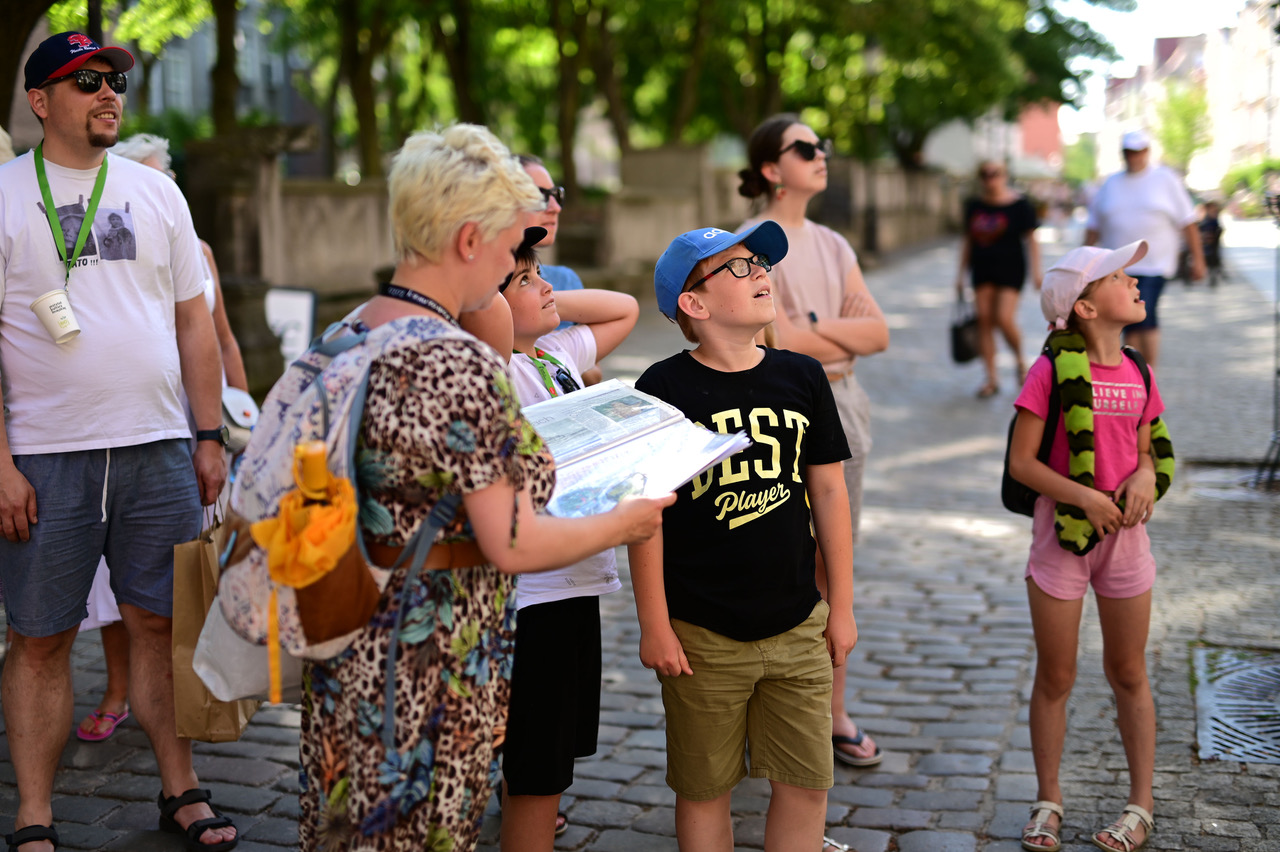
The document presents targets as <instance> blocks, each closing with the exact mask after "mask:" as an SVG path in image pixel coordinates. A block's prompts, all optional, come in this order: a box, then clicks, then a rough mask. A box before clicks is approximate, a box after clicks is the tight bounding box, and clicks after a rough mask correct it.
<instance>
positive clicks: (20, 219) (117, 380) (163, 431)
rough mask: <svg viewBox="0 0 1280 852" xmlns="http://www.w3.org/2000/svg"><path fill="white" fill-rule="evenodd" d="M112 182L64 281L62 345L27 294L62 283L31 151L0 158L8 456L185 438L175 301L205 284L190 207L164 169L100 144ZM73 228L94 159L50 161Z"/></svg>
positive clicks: (0, 351)
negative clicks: (66, 313)
mask: <svg viewBox="0 0 1280 852" xmlns="http://www.w3.org/2000/svg"><path fill="white" fill-rule="evenodd" d="M107 162H108V163H109V166H108V168H107V180H106V185H105V186H104V187H103V192H102V199H101V201H100V202H99V205H98V211H97V215H96V216H95V217H94V222H93V228H92V232H91V236H90V238H89V240H88V241H86V243H85V247H84V250H83V251H82V252H81V255H80V259H79V261H78V263H77V265H76V267H75V268H74V269H72V270H71V278H70V282H69V285H68V288H69V289H68V293H69V297H70V301H71V307H72V310H73V311H74V313H75V318H76V321H77V322H78V323H79V324H80V334H79V336H78V337H76V338H74V339H73V340H71V341H69V342H68V343H64V344H62V345H58V344H56V343H54V342H53V339H52V338H51V337H50V336H49V333H48V332H46V331H45V329H44V326H43V324H42V323H41V321H40V319H39V318H38V317H37V316H36V315H35V314H34V313H32V311H31V307H30V306H31V303H32V302H34V301H35V300H36V299H37V298H38V297H39V296H41V295H43V294H44V293H46V292H48V291H49V290H53V289H57V288H60V287H62V286H63V282H64V279H65V267H63V265H62V260H61V258H60V257H59V256H58V248H57V244H56V243H55V242H54V236H53V233H52V231H51V229H50V227H49V220H48V218H47V217H46V215H45V213H44V206H43V202H42V201H41V196H40V187H39V184H38V183H37V182H36V172H35V161H34V157H33V155H32V154H31V153H27V154H24V155H23V156H21V157H19V158H17V159H16V160H13V161H11V162H9V163H6V164H5V165H3V166H0V382H2V385H0V386H2V388H3V393H4V404H5V407H6V409H7V410H6V421H7V422H6V426H7V428H8V436H9V446H10V449H11V451H12V452H13V454H14V455H31V454H36V453H57V452H73V451H78V450H91V449H102V448H105V447H124V446H133V445H137V444H144V443H149V442H152V441H160V440H166V439H170V438H187V437H190V433H189V431H188V429H187V418H186V415H185V413H184V412H183V410H182V403H181V402H180V396H181V395H180V392H181V388H182V370H181V366H180V364H179V360H178V344H177V336H176V332H175V326H176V320H175V314H174V305H175V303H176V302H183V301H187V300H188V299H194V298H197V297H201V296H203V295H204V286H203V278H204V268H203V263H202V261H201V253H200V245H199V243H198V242H197V240H196V235H195V229H194V227H193V226H192V223H191V212H190V210H188V208H187V202H186V199H185V198H183V196H182V193H181V192H180V191H179V190H178V187H177V185H176V184H175V183H174V182H173V181H172V180H170V179H169V178H168V177H167V176H165V175H164V174H163V173H162V172H159V171H156V170H155V169H151V168H148V167H146V166H143V165H141V164H139V163H135V162H133V161H132V160H126V159H124V158H123V157H117V156H115V155H113V154H111V153H109V152H108V154H107ZM45 171H46V174H47V176H48V179H49V190H50V194H51V197H52V198H53V203H54V207H55V208H56V210H57V211H58V213H59V217H58V218H59V219H60V220H61V221H62V223H63V225H64V226H65V230H66V231H69V232H70V235H69V236H68V237H67V238H66V239H67V240H68V241H69V243H70V245H68V247H67V253H68V255H70V254H71V253H72V252H73V251H74V246H75V235H76V231H77V230H78V227H79V224H80V222H81V221H83V218H84V215H85V211H86V209H87V207H88V204H89V198H90V196H91V195H92V193H93V186H94V182H95V180H96V179H97V176H98V169H91V170H88V171H80V170H76V169H67V168H63V167H61V166H58V165H56V164H54V163H50V162H48V161H47V160H46V161H45Z"/></svg>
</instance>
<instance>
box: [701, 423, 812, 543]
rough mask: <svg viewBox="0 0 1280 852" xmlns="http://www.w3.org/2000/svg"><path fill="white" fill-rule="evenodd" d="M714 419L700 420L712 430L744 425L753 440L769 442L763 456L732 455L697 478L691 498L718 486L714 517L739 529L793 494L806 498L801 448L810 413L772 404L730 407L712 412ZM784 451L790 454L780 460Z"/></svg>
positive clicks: (738, 428)
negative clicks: (776, 409) (801, 470)
mask: <svg viewBox="0 0 1280 852" xmlns="http://www.w3.org/2000/svg"><path fill="white" fill-rule="evenodd" d="M710 419H711V423H710V424H705V423H699V424H698V425H700V426H704V427H705V428H708V429H710V430H711V431H713V432H720V433H722V434H728V433H730V432H740V431H745V432H746V433H747V434H748V436H750V438H751V441H752V443H753V445H754V447H753V449H756V448H765V453H766V457H765V458H758V457H757V458H744V456H750V455H756V454H755V453H750V452H748V453H740V454H738V455H736V456H730V457H729V458H727V459H725V460H724V461H722V462H720V464H718V465H716V466H715V467H713V468H711V469H710V470H708V471H706V472H705V473H703V474H702V475H700V476H698V477H696V478H694V480H693V495H692V496H693V500H694V501H695V502H696V501H697V500H699V499H701V498H703V497H706V496H707V493H708V491H710V490H711V486H712V485H713V484H714V485H715V486H716V491H715V496H714V498H712V499H714V500H715V513H714V518H715V520H716V521H719V522H720V523H724V524H726V525H727V526H728V528H729V529H731V530H732V529H737V528H738V527H740V526H742V525H743V524H749V523H751V522H752V521H754V520H756V519H757V518H760V517H763V516H764V515H767V514H769V513H770V512H772V511H773V510H774V509H777V508H779V507H780V506H783V505H785V504H786V503H787V501H788V500H791V499H792V498H794V497H799V498H801V499H803V497H804V479H803V478H802V477H801V475H800V448H801V447H802V446H803V445H804V433H805V429H807V428H808V426H809V418H807V417H805V416H804V415H803V414H800V413H798V412H795V411H790V410H788V409H785V408H784V409H782V410H781V411H775V410H774V409H772V408H752V409H749V410H746V411H744V410H743V409H741V408H730V409H726V410H724V411H718V412H716V413H715V414H713V415H711V418H710ZM784 447H785V451H786V453H787V455H788V457H789V459H790V461H789V462H787V463H784V462H783V460H782V456H783V452H784Z"/></svg>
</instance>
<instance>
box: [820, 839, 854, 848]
mask: <svg viewBox="0 0 1280 852" xmlns="http://www.w3.org/2000/svg"><path fill="white" fill-rule="evenodd" d="M828 849H835V850H836V852H853V847H852V846H849V845H847V844H844V843H840V842H838V841H835V840H832V839H831V838H830V837H824V838H822V852H827V850H828Z"/></svg>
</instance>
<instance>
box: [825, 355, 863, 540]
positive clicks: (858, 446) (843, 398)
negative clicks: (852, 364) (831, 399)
mask: <svg viewBox="0 0 1280 852" xmlns="http://www.w3.org/2000/svg"><path fill="white" fill-rule="evenodd" d="M831 393H832V394H833V395H834V396H835V398H836V410H837V411H839V412H840V425H841V426H843V427H844V436H845V440H847V441H848V442H849V452H850V453H851V454H852V455H851V456H850V457H849V458H848V459H846V460H845V462H844V484H845V487H846V488H848V489H849V517H850V520H851V521H852V522H853V541H854V543H855V544H856V543H857V541H858V524H859V523H860V522H861V520H862V474H863V471H865V470H866V467H867V455H868V454H869V453H870V452H871V400H870V398H868V397H867V392H866V391H864V390H863V389H862V385H860V384H858V379H857V377H856V376H854V375H853V373H849V374H847V375H846V376H845V377H844V378H842V379H836V380H835V381H833V382H832V383H831Z"/></svg>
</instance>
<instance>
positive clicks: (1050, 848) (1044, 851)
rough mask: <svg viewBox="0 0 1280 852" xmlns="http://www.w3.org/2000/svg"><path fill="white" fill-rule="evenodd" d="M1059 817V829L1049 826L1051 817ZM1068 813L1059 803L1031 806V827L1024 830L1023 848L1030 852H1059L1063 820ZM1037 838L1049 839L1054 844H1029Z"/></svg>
mask: <svg viewBox="0 0 1280 852" xmlns="http://www.w3.org/2000/svg"><path fill="white" fill-rule="evenodd" d="M1055 814H1056V815H1057V817H1058V827H1057V828H1052V827H1050V826H1049V817H1051V816H1053V815H1055ZM1065 816H1066V813H1065V812H1064V811H1063V810H1062V805H1060V804H1058V803H1057V802H1049V801H1040V802H1036V803H1035V804H1033V805H1032V806H1031V825H1029V826H1027V827H1026V828H1024V829H1023V830H1022V848H1023V849H1026V850H1028V852H1058V850H1059V849H1061V848H1062V820H1063V817H1065ZM1036 837H1047V838H1049V840H1051V841H1053V842H1052V843H1048V844H1042V843H1028V842H1027V841H1028V840H1031V839H1032V838H1036Z"/></svg>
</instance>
